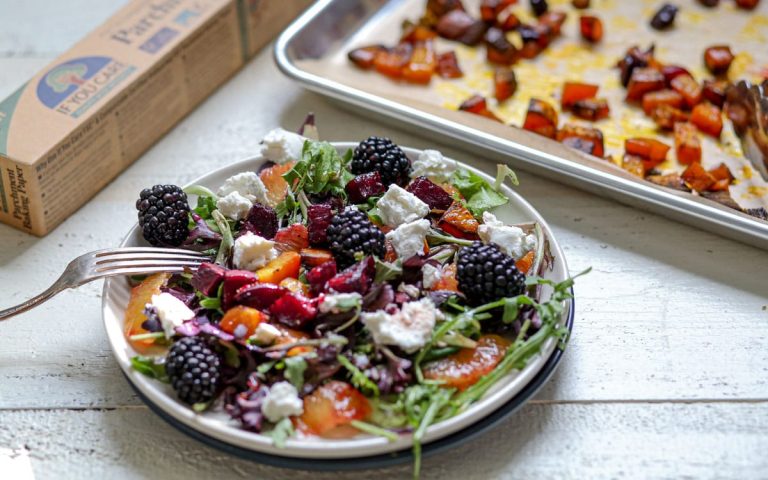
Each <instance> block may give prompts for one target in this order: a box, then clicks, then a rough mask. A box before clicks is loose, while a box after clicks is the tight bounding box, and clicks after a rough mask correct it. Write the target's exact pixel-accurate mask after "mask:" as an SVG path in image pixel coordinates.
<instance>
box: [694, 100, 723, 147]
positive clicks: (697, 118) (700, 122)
mask: <svg viewBox="0 0 768 480" xmlns="http://www.w3.org/2000/svg"><path fill="white" fill-rule="evenodd" d="M691 123H692V124H694V125H696V126H697V127H698V128H699V130H701V131H702V132H704V133H706V134H709V135H712V136H713V137H715V138H720V132H722V131H723V115H722V112H721V111H720V109H719V108H717V107H716V106H714V105H712V104H711V103H709V102H702V103H700V104H698V105H696V106H695V107H693V111H692V112H691Z"/></svg>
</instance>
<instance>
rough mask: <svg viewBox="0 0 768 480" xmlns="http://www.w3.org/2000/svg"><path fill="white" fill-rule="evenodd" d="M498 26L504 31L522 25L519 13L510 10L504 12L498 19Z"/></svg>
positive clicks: (509, 30)
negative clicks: (518, 16)
mask: <svg viewBox="0 0 768 480" xmlns="http://www.w3.org/2000/svg"><path fill="white" fill-rule="evenodd" d="M496 26H497V27H498V28H500V29H501V30H502V31H503V32H511V31H512V30H515V29H516V28H517V27H519V26H520V19H519V18H517V15H515V14H514V13H512V12H510V11H506V12H503V13H502V14H501V17H500V18H499V19H498V20H497V21H496Z"/></svg>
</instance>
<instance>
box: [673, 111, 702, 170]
mask: <svg viewBox="0 0 768 480" xmlns="http://www.w3.org/2000/svg"><path fill="white" fill-rule="evenodd" d="M675 151H676V152H677V161H678V162H680V163H681V164H683V165H690V164H692V163H696V162H701V140H700V139H699V130H698V129H697V128H696V125H694V124H692V123H689V122H685V123H683V122H679V123H676V124H675Z"/></svg>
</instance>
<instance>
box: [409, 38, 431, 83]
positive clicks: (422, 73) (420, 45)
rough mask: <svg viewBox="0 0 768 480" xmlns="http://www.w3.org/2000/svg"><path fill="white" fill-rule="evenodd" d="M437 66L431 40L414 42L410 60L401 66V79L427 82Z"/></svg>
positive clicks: (412, 81)
mask: <svg viewBox="0 0 768 480" xmlns="http://www.w3.org/2000/svg"><path fill="white" fill-rule="evenodd" d="M436 68H437V56H436V55H435V47H434V44H433V43H432V40H426V41H423V42H416V43H415V44H414V47H413V54H412V55H411V61H410V62H408V65H406V66H405V68H403V79H404V80H406V81H408V82H411V83H421V84H427V83H429V82H430V81H431V80H432V75H433V74H434V73H435V69H436Z"/></svg>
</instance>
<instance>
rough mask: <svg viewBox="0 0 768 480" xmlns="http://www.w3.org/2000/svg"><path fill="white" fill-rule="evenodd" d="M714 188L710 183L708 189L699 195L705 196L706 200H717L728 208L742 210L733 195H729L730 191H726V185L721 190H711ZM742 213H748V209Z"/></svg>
mask: <svg viewBox="0 0 768 480" xmlns="http://www.w3.org/2000/svg"><path fill="white" fill-rule="evenodd" d="M715 183H717V182H715ZM714 188H715V185H712V186H711V187H709V190H710V191H709V192H701V196H702V197H704V198H706V199H707V200H712V201H713V202H717V203H719V204H721V205H724V206H726V207H728V208H732V209H734V210H738V211H740V212H741V211H742V209H741V207H740V206H739V204H738V203H736V202H735V201H734V200H733V197H731V193H730V192H729V191H728V187H726V188H725V189H723V190H717V191H713V189H714ZM744 213H749V211H745V212H744Z"/></svg>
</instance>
